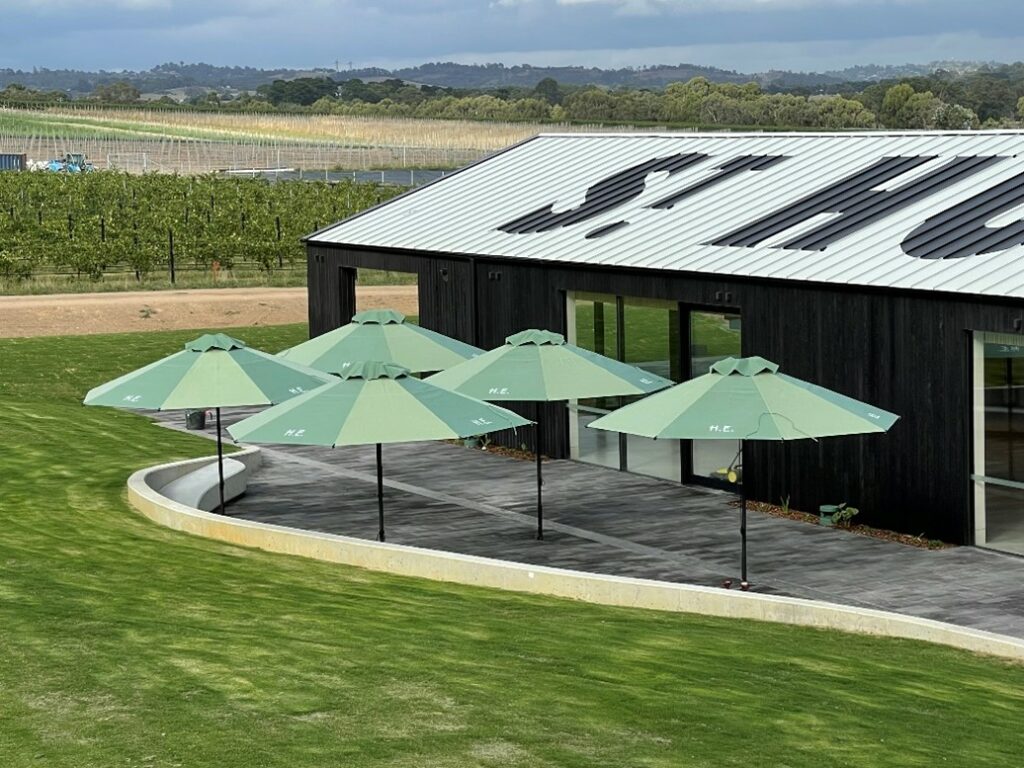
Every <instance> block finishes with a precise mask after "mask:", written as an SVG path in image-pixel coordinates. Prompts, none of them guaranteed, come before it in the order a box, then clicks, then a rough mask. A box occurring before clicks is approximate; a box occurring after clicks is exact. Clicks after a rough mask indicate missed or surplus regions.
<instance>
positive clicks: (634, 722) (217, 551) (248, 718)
mask: <svg viewBox="0 0 1024 768" xmlns="http://www.w3.org/2000/svg"><path fill="white" fill-rule="evenodd" d="M235 333H236V334H237V335H239V336H241V337H242V338H244V339H247V340H248V341H249V342H250V343H253V344H255V345H256V346H260V347H263V348H265V349H269V350H273V349H279V348H281V347H283V346H286V345H288V344H291V343H294V342H296V341H297V340H299V339H300V338H302V336H303V334H304V329H303V328H302V327H301V326H289V327H281V328H261V329H252V330H246V331H237V332H235ZM193 335H194V334H191V333H181V332H174V333H152V334H146V335H135V336H92V337H88V336H79V337H66V338H47V339H4V340H0V428H2V433H3V439H2V440H0V467H2V468H3V475H2V479H0V524H2V526H3V527H2V533H0V765H2V766H3V767H4V768H21V767H22V766H47V768H64V767H66V768H112V767H113V766H147V767H151V768H162V767H164V766H167V767H170V766H187V767H188V768H196V767H199V766H210V767H211V768H214V767H216V768H233V767H235V766H237V767H239V768H241V767H243V766H244V767H245V768H252V767H253V766H261V767H262V766H274V767H276V766H281V767H282V768H284V767H287V768H297V767H299V766H359V767H362V766H409V767H410V768H412V767H413V766H416V767H420V766H516V765H518V766H531V767H532V766H716V767H717V766H773V767H777V766H788V767H790V768H796V767H802V766H807V767H808V768H811V767H813V768H823V767H826V766H886V767H887V768H888V767H889V766H929V767H931V766H936V765H950V766H970V767H971V768H977V767H978V766H1011V765H1017V764H1019V762H1020V755H1021V753H1022V751H1024V733H1022V729H1021V728H1020V723H1021V712H1022V711H1024V666H1021V665H1013V664H1008V663H1004V662H1000V661H997V660H993V659H987V658H982V657H976V656H972V655H969V654H966V653H960V652H956V651H953V650H950V649H946V648H941V647H938V646H930V645H927V644H924V643H916V642H909V641H894V640H885V639H876V638H868V637H861V636H854V635H844V634H840V633H832V632H825V631H818V630H811V629H803V628H796V627H787V626H781V625H771V624H759V623H753V622H736V621H727V620H722V619H710V618H702V617H699V616H688V615H679V614H670V613H657V612H645V611H637V610H626V609H615V608H607V607H601V606H593V605H587V604H582V603H576V602H571V601H563V600H554V599H545V598H541V597H534V596H524V595H516V594H506V593H501V592H496V591H489V590H483V589H472V588H464V587H458V586H453V585H446V584H441V583H434V582H429V581H419V580H413V579H405V578H395V577H389V576H386V575H383V574H378V573H371V572H364V571H360V570H357V569H354V568H348V567H341V566H335V565H329V564H325V563H318V562H312V561H307V560H302V559H298V558H288V557H284V556H275V555H269V554H265V553H260V552H255V551H251V550H246V549H242V548H238V547H231V546H227V545H222V544H217V543H214V542H209V541H205V540H202V539H198V538H193V537H190V536H187V535H183V534H178V533H174V532H172V531H169V530H166V529H163V528H160V527H159V526H156V525H154V524H152V523H150V522H149V521H147V520H145V519H143V518H142V517H140V516H139V515H137V514H135V513H134V512H133V511H132V510H131V509H130V508H129V507H128V506H127V504H126V503H125V493H124V481H125V478H126V476H127V474H128V473H129V471H131V470H132V469H135V468H137V467H141V466H144V465H147V464H153V463H156V462H159V461H166V460H171V459H176V458H182V457H187V456H195V455H199V454H205V453H209V451H210V444H209V443H208V442H207V441H205V440H201V439H199V438H194V437H191V436H189V435H184V434H178V433H171V432H168V431H166V430H163V429H160V428H158V427H156V426H153V425H151V424H150V423H148V422H147V421H146V420H145V419H144V418H142V417H140V416H137V415H133V414H129V413H119V412H113V411H109V410H105V409H100V408H84V407H81V406H80V405H79V401H80V398H81V396H82V395H83V393H84V392H85V391H86V390H87V389H88V388H89V387H90V386H92V385H94V384H97V383H99V382H101V381H103V380H105V379H108V378H110V377H112V376H114V375H115V374H117V373H120V372H122V371H125V370H128V369H130V368H133V367H136V366H138V365H141V364H143V363H145V362H147V361H149V360H152V359H154V358H156V357H159V356H162V355H164V354H166V353H168V352H170V351H173V350H175V349H176V348H178V347H179V345H180V344H181V343H182V342H184V341H185V340H186V339H188V338H190V337H191V336H193Z"/></svg>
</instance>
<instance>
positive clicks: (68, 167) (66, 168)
mask: <svg viewBox="0 0 1024 768" xmlns="http://www.w3.org/2000/svg"><path fill="white" fill-rule="evenodd" d="M46 169H47V170H48V171H51V172H53V173H91V172H92V171H95V170H96V167H95V166H94V165H93V164H92V163H90V162H89V161H88V159H87V158H86V157H85V155H83V154H80V153H78V152H68V153H67V154H66V155H64V157H62V158H60V159H59V160H51V161H50V163H49V165H47V166H46Z"/></svg>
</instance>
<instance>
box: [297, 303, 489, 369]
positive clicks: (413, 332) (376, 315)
mask: <svg viewBox="0 0 1024 768" xmlns="http://www.w3.org/2000/svg"><path fill="white" fill-rule="evenodd" d="M480 354H483V350H482V349H477V348H476V347H473V346H470V345H469V344H464V343H463V342H461V341H456V340H455V339H450V338H448V337H447V336H444V335H442V334H440V333H436V332H435V331H431V330H428V329H426V328H421V327H420V326H418V325H414V324H413V323H407V322H405V315H403V314H402V313H401V312H396V311H395V310H393V309H370V310H367V311H365V312H357V313H356V314H355V315H353V316H352V322H351V323H349V324H348V325H343V326H341V327H340V328H335V329H334V330H333V331H328V332H327V333H325V334H323V335H322V336H317V337H316V338H313V339H310V340H309V341H304V342H303V343H302V344H299V345H298V346H295V347H292V348H291V349H286V350H285V351H284V352H281V353H280V356H281V357H282V358H284V359H286V360H292V361H294V362H296V363H302V364H303V365H308V366H310V367H312V368H316V369H318V370H322V371H328V370H330V371H337V370H344V369H345V368H347V367H348V366H349V365H351V364H352V363H354V362H356V361H361V360H379V361H381V362H384V363H394V364H395V365H400V366H402V367H403V368H408V369H409V370H410V371H412V372H413V373H422V372H423V371H443V370H445V369H446V368H450V367H452V366H453V365H456V364H457V363H461V362H462V361H463V360H466V359H468V358H470V357H473V356H475V355H480Z"/></svg>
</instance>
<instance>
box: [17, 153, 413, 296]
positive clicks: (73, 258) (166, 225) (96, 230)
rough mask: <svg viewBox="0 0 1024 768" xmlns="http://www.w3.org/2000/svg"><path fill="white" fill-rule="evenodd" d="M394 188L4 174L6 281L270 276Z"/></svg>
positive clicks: (116, 175)
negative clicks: (193, 272) (232, 272)
mask: <svg viewBox="0 0 1024 768" xmlns="http://www.w3.org/2000/svg"><path fill="white" fill-rule="evenodd" d="M394 194H396V190H395V189H394V188H387V187H380V186H377V185H374V184H360V183H354V182H341V183H337V184H326V183H324V182H307V181H281V182H270V181H265V180H263V179H239V178H225V177H218V176H192V177H186V176H169V175H163V174H160V175H158V174H148V175H144V176H132V175H128V174H124V173H113V172H103V173H90V174H81V175H75V176H70V175H60V174H43V173H38V174H37V173H31V174H29V173H7V174H0V277H6V278H16V279H27V278H29V277H32V276H33V275H41V274H69V275H78V276H89V277H92V278H95V279H100V278H101V277H102V276H103V275H104V274H111V273H115V272H125V271H129V272H134V273H135V274H136V275H137V276H138V277H140V278H141V277H143V276H145V275H146V274H149V273H151V272H154V271H157V270H166V271H168V273H172V272H173V271H174V270H175V269H177V270H181V269H214V270H217V269H225V270H229V269H231V268H232V267H234V266H236V265H242V264H245V265H255V266H257V267H258V268H259V269H261V270H264V271H267V272H270V271H273V270H274V269H280V268H282V267H285V266H291V265H292V264H294V263H296V262H299V261H301V260H302V259H303V257H304V251H303V247H302V244H301V242H300V238H301V237H302V236H303V235H306V234H309V233H310V232H312V231H314V230H316V229H318V228H319V227H322V226H324V225H326V224H329V223H331V222H333V221H337V220H339V219H342V218H345V217H346V216H349V215H351V214H353V213H356V212H358V211H360V210H363V209H364V208H366V207H368V206H370V205H373V204H375V203H377V202H381V201H383V200H384V199H386V198H388V197H391V196H392V195H394ZM172 279H173V275H172Z"/></svg>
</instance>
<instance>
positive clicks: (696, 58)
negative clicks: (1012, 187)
mask: <svg viewBox="0 0 1024 768" xmlns="http://www.w3.org/2000/svg"><path fill="white" fill-rule="evenodd" d="M0 11H2V12H3V15H2V25H0V67H13V68H20V69H29V68H31V67H34V66H35V67H49V68H62V67H67V68H76V69H97V68H104V69H148V68H149V67H151V66H153V65H155V64H159V63H163V62H167V61H186V62H198V61H203V62H208V63H211V64H245V65H251V66H260V67H313V66H334V63H335V61H340V62H341V66H342V68H343V69H344V68H346V67H347V66H348V63H349V62H352V63H353V65H354V66H355V67H362V66H369V65H377V66H385V67H394V66H402V65H406V64H418V63H423V62H426V61H462V62H467V63H473V62H476V63H484V62H504V63H506V64H521V63H530V64H581V65H586V66H601V67H611V66H630V65H632V66H639V65H644V64H659V63H662V64H664V63H670V64H674V63H680V62H686V63H695V64H706V65H712V66H718V67H724V68H727V69H736V70H740V71H747V72H752V71H763V70H766V69H796V70H805V71H806V70H816V71H822V70H828V69H839V68H842V67H845V66H849V65H852V64H864V63H880V64H900V63H905V62H913V63H927V62H930V61H935V60H939V59H972V60H985V61H992V60H995V61H1015V60H1020V59H1022V58H1024V46H1022V43H1024V0H973V2H964V0H0Z"/></svg>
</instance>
